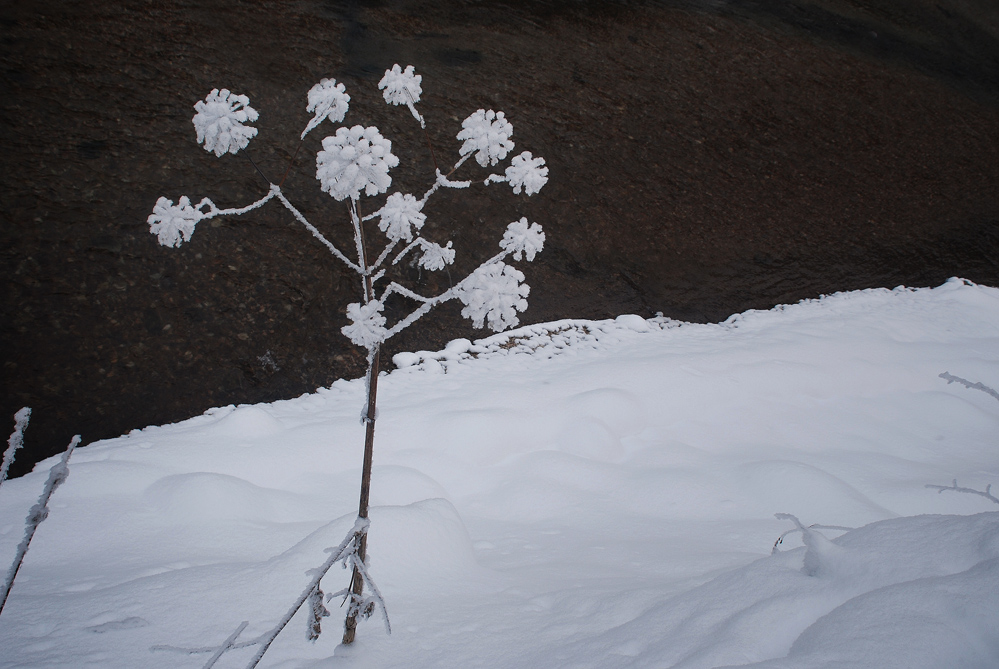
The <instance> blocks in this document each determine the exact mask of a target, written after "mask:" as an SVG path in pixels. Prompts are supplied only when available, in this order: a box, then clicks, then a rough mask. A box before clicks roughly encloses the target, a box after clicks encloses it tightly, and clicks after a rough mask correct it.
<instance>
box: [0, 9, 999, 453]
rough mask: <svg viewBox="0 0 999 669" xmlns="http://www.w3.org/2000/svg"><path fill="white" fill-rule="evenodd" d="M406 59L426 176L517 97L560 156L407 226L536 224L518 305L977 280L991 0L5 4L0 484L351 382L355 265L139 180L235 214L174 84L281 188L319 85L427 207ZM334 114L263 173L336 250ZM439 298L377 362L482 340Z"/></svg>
mask: <svg viewBox="0 0 999 669" xmlns="http://www.w3.org/2000/svg"><path fill="white" fill-rule="evenodd" d="M397 62H398V63H400V64H401V65H406V64H413V65H414V66H416V68H417V71H418V72H419V73H421V74H422V75H423V76H424V80H423V88H424V96H423V101H422V102H421V104H420V108H421V111H422V112H423V114H424V116H425V117H426V118H427V121H428V129H429V132H430V135H431V138H432V141H433V144H434V146H435V150H436V152H437V153H438V155H441V156H446V158H443V159H442V162H445V161H446V160H453V159H454V157H456V155H457V147H458V142H457V141H456V140H455V139H454V135H455V134H456V133H457V132H458V130H459V129H460V121H461V119H463V118H464V117H466V116H467V115H468V114H469V113H471V112H473V111H475V110H476V109H478V108H493V109H498V110H503V111H504V112H506V114H507V116H508V118H509V119H510V120H511V121H512V122H513V124H514V128H515V133H514V139H515V140H516V141H517V149H516V152H520V151H522V150H530V151H532V152H533V153H534V154H535V155H542V156H544V157H545V158H546V159H547V161H548V164H549V166H550V168H551V173H550V178H551V180H550V182H549V184H548V186H547V187H546V188H545V189H544V190H543V191H542V192H541V193H540V194H539V195H536V196H534V197H532V198H530V199H528V198H526V197H525V196H512V195H511V194H510V191H509V189H508V188H507V187H506V186H491V187H489V188H488V189H483V188H478V189H475V190H474V192H470V193H460V194H456V193H454V192H448V193H445V194H442V195H441V196H438V197H436V198H435V199H434V200H431V202H432V206H430V207H428V211H427V213H428V214H429V216H430V219H429V221H428V224H427V227H426V229H425V231H426V234H427V236H428V237H429V238H431V239H434V240H437V241H442V242H443V241H445V240H448V239H453V240H454V243H455V247H456V248H457V250H458V256H459V260H458V265H457V268H456V269H455V270H454V271H455V274H456V276H464V271H465V270H468V269H469V268H471V267H474V266H475V264H476V263H477V262H478V261H481V260H482V259H484V258H486V257H488V256H490V255H492V254H493V253H494V252H495V251H496V250H497V247H496V243H497V241H498V239H499V238H500V236H501V235H502V231H503V230H504V228H505V226H506V224H507V223H509V222H510V221H512V220H516V219H517V218H519V217H520V216H527V217H528V218H529V219H530V220H532V221H538V222H539V223H541V224H542V225H543V226H544V228H545V231H546V234H547V237H548V240H547V242H546V246H545V250H544V252H543V253H542V254H541V255H540V256H539V257H538V259H537V260H536V261H535V262H534V263H533V264H521V265H520V269H522V270H523V271H524V272H525V273H526V274H527V280H528V283H529V284H530V285H531V287H532V292H531V297H530V303H531V307H530V309H529V310H528V311H527V312H526V313H525V314H523V315H522V322H525V323H529V322H539V321H547V320H552V319H557V318H565V317H575V318H607V317H613V316H616V315H618V314H621V313H629V312H630V313H637V314H641V315H643V316H652V315H654V314H655V313H656V312H660V311H661V312H663V313H664V314H665V315H667V316H671V317H673V318H678V319H684V320H692V321H717V320H721V319H724V318H726V317H727V316H729V315H730V314H732V313H735V312H739V311H743V310H745V309H749V308H769V307H771V306H773V305H775V304H779V303H787V302H795V301H797V300H799V299H802V298H810V297H816V296H818V295H821V294H824V293H830V292H834V291H839V290H851V289H858V288H868V287H874V286H887V287H894V286H896V285H899V284H905V285H909V286H926V285H937V284H939V283H941V282H943V281H944V280H945V279H947V278H948V277H950V276H954V275H957V276H962V277H965V278H967V279H970V280H972V281H975V282H979V283H985V284H989V285H999V265H997V260H999V5H997V3H995V2H994V0H794V1H778V0H755V1H753V0H732V1H725V0H717V1H707V0H706V1H704V2H680V1H677V2H640V1H637V0H636V1H631V2H582V1H575V2H574V1H571V0H564V1H561V2H476V1H473V0H466V1H464V2H453V3H447V2H429V1H424V0H411V1H410V0H396V1H391V0H386V1H384V2H355V3H345V2H325V3H324V2H312V1H309V0H300V1H297V2H296V1H291V0H284V1H277V2H267V3H260V2H244V3H236V2H232V3H223V2H211V1H205V0H200V1H198V2H170V3H163V2H144V1H141V0H138V1H135V2H94V1H89V2H53V1H51V0H49V1H45V2H42V1H40V0H28V1H22V2H14V3H4V5H3V7H2V8H0V161H2V163H0V180H2V190H0V198H2V200H0V233H2V244H0V249H2V272H3V277H4V280H5V288H6V289H5V290H4V292H3V299H2V302H0V308H2V315H0V318H2V346H3V353H4V354H3V363H4V364H3V378H2V389H3V393H2V399H0V403H2V406H0V415H5V416H8V417H12V416H13V414H14V412H15V411H16V410H17V409H19V408H20V407H21V406H31V407H32V408H33V409H34V414H33V416H32V421H31V425H30V426H29V428H28V431H27V433H26V448H25V449H23V450H22V452H21V453H19V456H18V460H17V463H16V466H15V470H14V471H15V473H21V472H23V471H25V470H26V468H28V467H30V465H31V464H32V463H33V462H35V461H36V460H38V459H39V458H41V457H44V456H47V455H49V454H52V453H54V452H55V451H57V450H61V449H62V448H64V447H65V445H66V443H67V442H68V440H69V438H70V436H71V435H72V434H74V433H77V432H79V433H82V434H83V437H84V441H85V442H89V441H93V440H96V439H98V438H102V437H112V436H116V435H118V434H121V433H123V432H126V431H128V430H130V429H132V428H140V427H143V426H145V425H148V424H159V423H165V422H170V421H176V420H180V419H183V418H186V417H188V416H191V415H196V414H199V413H201V412H202V411H204V410H205V409H207V408H209V407H212V406H218V405H224V404H228V403H244V402H259V401H269V400H274V399H278V398H286V397H292V396H296V395H298V394H301V393H305V392H311V391H312V390H314V389H315V388H317V387H319V386H325V385H329V384H330V383H331V382H332V381H334V380H335V379H337V378H339V377H354V376H358V375H360V374H361V373H362V371H363V362H364V361H363V358H362V355H361V353H360V352H359V351H357V350H356V349H354V348H353V347H352V346H351V345H350V344H349V342H348V341H347V340H346V339H345V338H344V337H343V336H342V335H341V334H340V332H339V330H340V328H341V327H342V326H343V325H344V324H345V316H344V308H345V306H346V304H347V303H349V302H353V301H357V300H358V289H357V286H356V280H355V278H354V276H353V275H352V274H349V273H348V272H346V271H345V270H344V269H343V268H342V267H341V266H340V265H339V263H338V262H337V261H334V260H333V259H332V258H331V257H330V256H329V255H328V253H327V252H326V250H325V249H324V248H323V247H322V246H321V245H320V244H319V243H318V242H316V240H314V239H313V238H312V237H311V236H310V235H309V233H308V232H307V231H305V230H304V228H302V227H301V226H300V224H298V223H297V222H296V221H294V220H293V219H292V217H291V216H290V215H289V214H288V212H287V211H285V210H284V209H283V208H282V207H280V206H279V205H276V204H271V205H268V206H266V207H264V208H263V209H261V210H258V211H256V212H254V213H252V214H250V215H246V216H242V217H238V218H229V219H216V220H214V221H211V222H205V223H202V224H201V225H200V226H199V228H198V230H197V231H196V233H195V235H194V237H193V239H192V241H191V242H190V243H188V244H185V245H183V246H182V247H181V248H180V249H166V248H163V247H161V246H159V245H157V243H156V239H155V237H153V236H152V235H151V234H150V233H149V230H148V225H147V224H146V217H147V216H148V215H149V214H150V213H151V211H152V207H153V204H154V203H155V201H156V199H157V198H158V197H160V196H166V197H169V198H170V199H172V200H174V201H176V200H177V199H178V198H179V197H180V196H181V195H188V196H189V197H190V198H191V199H192V201H194V202H197V201H198V200H200V199H201V198H202V197H204V196H208V197H211V198H212V199H213V200H214V201H215V202H216V204H218V205H219V206H220V207H229V206H241V205H245V204H247V203H249V202H251V201H253V200H255V199H257V198H259V197H261V196H262V195H263V194H265V193H266V190H267V185H266V183H265V181H264V179H262V178H261V176H260V175H259V174H257V172H256V171H255V170H254V168H253V167H252V166H251V165H250V163H249V161H247V159H246V157H245V155H244V154H243V153H240V154H239V155H236V156H231V155H229V156H225V157H223V158H221V159H217V158H215V156H214V155H210V154H208V153H206V152H205V151H204V150H203V149H202V148H201V147H199V146H198V145H197V144H196V141H195V133H194V129H193V126H192V125H191V122H190V119H191V116H192V115H193V109H192V105H193V104H194V102H195V101H197V100H199V99H203V98H204V97H205V95H206V94H207V93H208V92H209V91H210V90H211V89H212V88H215V87H219V88H221V87H227V88H230V89H232V90H233V91H234V92H237V93H242V94H246V95H248V96H249V97H250V100H251V104H252V106H253V107H254V108H256V109H257V110H258V111H259V112H260V120H259V121H258V122H257V123H256V124H255V126H256V127H257V128H258V129H259V130H260V132H259V135H258V136H257V137H256V138H255V139H254V140H252V141H251V143H250V146H249V149H248V151H247V152H246V153H248V155H249V156H250V157H252V158H253V160H254V161H255V162H256V163H257V165H258V166H259V168H260V170H261V171H262V172H263V173H264V175H266V176H267V178H268V179H270V180H273V181H279V180H280V177H281V175H282V174H283V173H284V172H285V170H286V169H287V166H288V164H289V161H290V158H291V156H292V154H293V153H294V152H295V149H296V147H297V145H298V136H299V134H300V133H301V131H302V129H303V128H304V125H305V123H306V122H307V121H308V119H309V117H310V115H309V114H307V113H306V111H305V105H306V92H307V91H308V90H309V88H310V87H311V86H312V85H313V84H315V83H316V82H318V81H319V79H320V78H322V77H335V78H336V79H337V80H338V81H341V82H343V83H344V84H345V85H346V86H347V90H348V93H349V94H350V96H351V98H352V99H351V110H350V113H349V114H348V116H347V119H346V121H345V123H348V124H350V125H353V124H357V123H361V124H364V125H377V126H378V127H379V128H380V129H381V131H382V133H383V134H384V135H386V136H387V137H388V138H389V139H391V140H393V146H394V147H395V149H396V150H395V153H396V154H397V155H399V157H400V159H401V161H402V164H401V166H400V167H399V168H398V169H396V170H394V171H393V174H392V175H393V179H394V180H395V185H397V186H399V187H400V188H403V189H406V190H409V191H411V192H422V190H423V189H424V188H426V186H427V185H429V183H430V182H431V179H432V176H433V164H432V162H431V159H430V156H429V152H428V151H427V149H426V141H425V139H424V138H423V136H422V135H421V134H420V133H419V130H418V127H417V126H416V124H415V123H414V122H413V120H412V118H411V117H410V116H409V113H408V111H406V110H405V109H402V108H398V107H388V106H386V105H385V104H384V102H383V101H382V99H381V95H380V92H379V91H378V90H377V87H376V84H377V82H378V80H379V79H380V78H381V75H382V73H383V72H384V70H385V69H386V68H387V67H390V66H391V65H392V64H393V63H397ZM332 132H333V126H332V125H329V124H326V125H325V128H324V129H321V130H319V131H315V132H313V133H312V134H311V135H310V136H309V138H308V139H307V140H306V142H305V145H304V146H303V148H302V152H301V153H300V154H299V156H298V158H297V160H296V161H295V163H294V166H293V167H292V169H291V172H290V174H289V176H288V180H287V182H286V183H285V186H284V190H285V192H286V193H287V194H288V195H289V197H290V198H291V199H292V200H293V201H294V202H295V203H296V204H297V205H298V206H299V207H300V208H301V209H302V210H303V212H304V213H305V214H306V215H307V216H308V217H309V218H310V220H312V221H313V222H314V223H316V224H317V225H318V226H319V227H320V228H321V229H322V230H324V232H326V234H327V235H328V236H330V237H331V238H332V239H334V240H336V241H337V243H338V244H339V245H340V246H341V248H345V249H350V248H351V240H350V237H349V234H348V233H349V230H348V226H347V225H346V219H345V210H344V208H343V205H341V204H338V203H336V202H334V201H333V200H332V199H331V198H329V197H328V196H327V195H325V194H323V193H321V192H320V190H319V187H318V183H317V182H316V181H315V167H314V165H315V163H314V160H315V152H316V150H317V149H318V148H319V142H320V140H321V138H322V137H323V136H324V135H326V134H332ZM463 170H465V171H464V172H463V173H462V174H461V175H459V176H463V175H467V176H468V177H469V178H472V177H476V178H478V177H482V176H484V174H485V172H483V171H482V170H480V169H479V168H478V167H477V166H475V165H471V166H469V167H466V168H463ZM459 195H460V197H459ZM403 272H404V274H405V275H406V278H408V279H411V280H413V281H416V282H418V283H420V284H421V285H422V287H423V289H425V290H426V291H432V290H434V289H436V288H444V287H446V286H447V285H448V283H447V282H448V280H449V279H448V277H447V275H442V276H437V275H427V274H426V273H424V274H422V275H420V274H417V273H416V272H415V271H414V270H411V269H408V268H407V269H404V270H403ZM459 311H460V305H459V304H457V303H451V304H448V305H446V306H445V307H443V308H440V309H438V310H437V311H436V312H435V313H434V316H432V317H428V318H425V319H424V320H423V321H421V322H420V323H419V324H417V325H416V326H414V327H412V328H410V329H409V330H407V331H406V332H405V333H403V335H401V336H399V337H398V338H396V339H394V340H392V341H391V342H390V346H389V351H388V353H389V354H390V355H391V354H392V353H394V352H396V351H399V350H415V349H421V348H429V349H436V348H439V347H441V346H442V345H443V344H444V343H445V342H446V341H448V340H449V339H452V338H454V337H459V336H465V337H472V338H474V337H475V336H479V335H482V334H485V333H483V332H475V331H473V330H472V328H471V325H470V324H469V323H467V322H465V321H463V320H462V319H461V318H460V316H459V315H458V312H459ZM9 425H11V426H12V425H13V421H12V419H10V421H9Z"/></svg>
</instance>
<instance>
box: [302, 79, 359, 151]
mask: <svg viewBox="0 0 999 669" xmlns="http://www.w3.org/2000/svg"><path fill="white" fill-rule="evenodd" d="M349 102H350V96H349V95H347V93H346V89H345V88H344V87H343V84H338V83H337V82H336V80H335V79H323V80H322V81H320V82H319V83H318V84H316V85H315V86H313V87H312V88H310V89H309V106H307V107H306V108H305V111H309V112H314V113H315V116H313V118H312V120H311V121H309V125H307V126H306V127H305V131H304V132H303V133H302V137H303V138H304V137H305V136H306V135H307V134H309V132H310V131H312V129H313V128H315V127H316V126H318V125H319V124H320V123H322V122H323V121H324V120H325V119H327V118H328V119H329V120H330V122H331V123H339V122H340V121H342V120H343V117H344V116H346V115H347V109H348V108H349V107H350V105H349V104H348V103H349Z"/></svg>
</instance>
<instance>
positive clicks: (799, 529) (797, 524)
mask: <svg viewBox="0 0 999 669" xmlns="http://www.w3.org/2000/svg"><path fill="white" fill-rule="evenodd" d="M774 516H775V517H776V518H778V519H780V520H790V521H791V522H792V523H794V525H795V527H794V529H791V530H788V531H787V532H785V533H784V534H782V535H780V536H779V537H777V541H775V542H774V547H773V549H772V550H771V551H770V554H771V555H773V554H775V553H779V552H780V550H779V549H778V548H777V546H779V545H780V544H782V543H784V537H786V536H788V535H790V534H794V533H795V532H801V533H802V534H804V533H806V532H808V530H840V531H842V532H849V531H850V530H852V529H854V528H852V527H843V526H841V525H819V524H818V523H815V524H814V525H809V526H808V527H805V526H804V525H802V524H801V521H800V520H798V518H797V516H793V515H791V514H790V513H776V514H774Z"/></svg>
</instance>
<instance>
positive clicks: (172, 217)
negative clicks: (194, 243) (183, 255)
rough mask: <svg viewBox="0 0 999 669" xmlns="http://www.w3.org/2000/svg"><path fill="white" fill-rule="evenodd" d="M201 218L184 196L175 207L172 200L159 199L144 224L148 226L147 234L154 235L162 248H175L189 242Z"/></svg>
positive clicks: (200, 214)
mask: <svg viewBox="0 0 999 669" xmlns="http://www.w3.org/2000/svg"><path fill="white" fill-rule="evenodd" d="M202 218H204V216H203V215H202V213H201V212H200V211H198V210H197V209H195V208H194V207H192V206H191V201H190V200H189V199H188V198H187V196H186V195H184V196H182V197H181V198H180V199H179V200H178V201H177V204H176V205H174V203H173V200H168V199H167V198H165V197H161V198H160V199H158V200H157V201H156V204H155V205H153V213H151V214H150V215H149V218H147V219H146V223H148V224H149V232H151V233H153V234H154V235H156V238H157V240H158V241H159V243H160V244H161V245H162V246H168V247H171V248H176V247H178V246H180V245H181V243H183V242H189V241H191V235H192V234H194V226H195V225H197V223H198V221H200V220H201V219H202Z"/></svg>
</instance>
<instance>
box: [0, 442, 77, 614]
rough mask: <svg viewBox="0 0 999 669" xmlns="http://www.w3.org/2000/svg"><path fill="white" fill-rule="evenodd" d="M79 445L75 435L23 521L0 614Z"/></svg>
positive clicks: (6, 581)
mask: <svg viewBox="0 0 999 669" xmlns="http://www.w3.org/2000/svg"><path fill="white" fill-rule="evenodd" d="M79 443H80V435H76V436H75V437H73V438H72V439H71V440H70V442H69V446H68V447H67V448H66V451H65V452H64V453H63V454H62V459H61V460H59V462H58V463H56V465H55V466H53V467H52V469H50V470H49V478H48V480H47V481H46V482H45V488H43V489H42V494H41V495H40V496H39V497H38V501H37V502H35V505H34V506H33V507H31V509H30V510H29V511H28V517H27V518H26V519H25V521H24V525H25V526H24V538H23V539H21V543H20V544H19V545H18V547H17V554H16V555H15V556H14V562H13V564H11V565H10V569H9V570H8V571H7V578H6V579H5V580H4V584H3V594H2V598H0V613H3V607H4V605H5V604H6V603H7V596H8V595H9V594H10V589H11V587H12V586H13V585H14V579H15V578H17V572H18V571H19V570H20V569H21V563H22V562H24V555H25V553H27V552H28V545H29V544H31V539H32V537H34V536H35V530H37V529H38V526H39V525H40V524H41V523H42V521H43V520H45V519H46V518H48V517H49V507H48V503H49V498H50V497H52V493H53V492H55V489H56V488H58V487H59V486H60V484H62V482H63V481H65V480H66V477H67V476H69V458H70V456H71V455H73V451H74V450H75V449H76V445H77V444H79Z"/></svg>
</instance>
